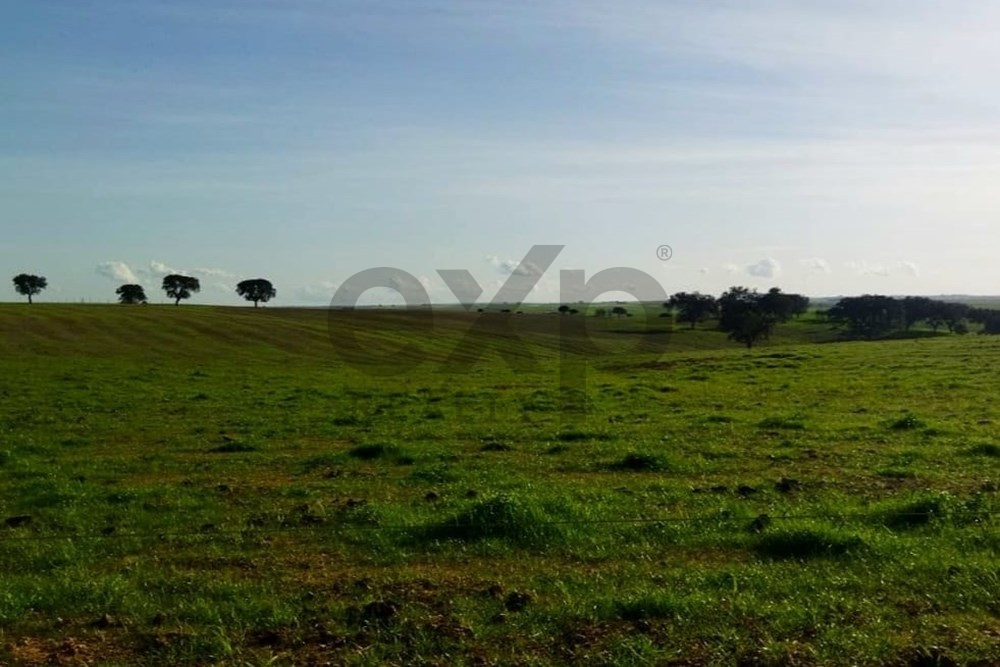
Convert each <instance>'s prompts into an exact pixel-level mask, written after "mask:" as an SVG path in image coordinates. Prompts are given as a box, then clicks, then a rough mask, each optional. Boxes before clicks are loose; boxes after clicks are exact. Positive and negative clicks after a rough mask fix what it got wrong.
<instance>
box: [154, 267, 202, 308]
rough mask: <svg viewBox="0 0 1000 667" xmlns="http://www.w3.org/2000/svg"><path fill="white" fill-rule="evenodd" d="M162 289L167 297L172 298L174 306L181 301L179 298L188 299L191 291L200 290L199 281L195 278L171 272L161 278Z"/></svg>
mask: <svg viewBox="0 0 1000 667" xmlns="http://www.w3.org/2000/svg"><path fill="white" fill-rule="evenodd" d="M162 289H163V291H164V292H166V293H167V296H168V297H170V298H171V299H173V300H174V305H175V306H176V305H177V304H179V303H180V302H181V299H190V298H191V294H192V293H194V292H200V291H201V283H200V282H198V279H197V278H192V277H191V276H182V275H178V274H176V273H171V274H170V275H169V276H165V277H164V278H163V287H162Z"/></svg>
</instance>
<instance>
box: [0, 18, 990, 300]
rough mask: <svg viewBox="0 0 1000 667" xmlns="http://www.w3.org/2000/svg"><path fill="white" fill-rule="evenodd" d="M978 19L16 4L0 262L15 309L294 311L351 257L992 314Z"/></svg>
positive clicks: (1, 153) (324, 290)
mask: <svg viewBox="0 0 1000 667" xmlns="http://www.w3.org/2000/svg"><path fill="white" fill-rule="evenodd" d="M998 29H1000V5H997V4H995V3H983V2H971V1H969V2H967V1H965V0H948V1H947V2H945V1H937V2H931V1H926V0H925V1H921V0H908V1H906V2H897V1H895V0H881V1H879V2H851V1H847V2H819V1H808V0H804V1H801V2H787V1H781V0H776V1H767V0H761V1H759V2H752V3H750V2H701V1H694V0H692V1H690V2H686V1H685V2H680V1H678V2H666V1H660V2H645V1H639V0H616V1H614V2H603V1H602V2H597V1H592V0H572V1H562V0H552V1H544V0H539V1H532V2H519V1H515V0H505V1H502V2H500V1H498V2H488V1H476V0H463V1H453V2H449V1H444V0H440V1H436V0H431V1H420V0H407V1H405V2H404V1H387V2H379V1H377V0H367V1H363V2H353V1H350V0H345V1H335V0H329V1H321V0H272V1H265V0H201V1H199V2H190V1H188V0H171V1H169V2H167V1H153V0H121V1H118V0H66V1H55V0H13V1H12V2H7V3H4V5H3V7H2V9H0V99H2V100H3V103H2V104H0V232H2V234H0V266H2V267H4V268H5V269H6V271H7V272H8V273H9V274H10V275H14V274H15V273H19V272H22V271H26V272H33V273H41V274H44V275H46V276H47V277H48V278H49V282H50V285H51V288H50V289H49V290H48V291H47V292H46V293H45V295H43V299H42V300H62V301H67V300H68V301H78V300H81V299H86V300H93V301H104V300H111V299H113V297H114V294H113V292H114V289H115V287H116V286H117V285H118V284H120V283H121V282H122V281H123V280H129V281H131V280H136V281H138V282H140V283H142V284H144V285H145V286H146V287H147V291H148V292H150V293H151V294H152V293H155V294H157V296H156V299H157V300H158V299H160V298H161V297H160V292H159V290H158V289H156V288H157V286H158V284H159V280H160V278H161V276H162V275H163V274H164V272H167V271H180V272H188V273H191V274H193V275H196V276H198V277H199V278H200V279H201V282H202V285H203V290H202V293H201V294H199V295H198V296H197V297H196V299H195V300H196V301H197V302H201V303H236V302H237V301H236V298H235V297H234V295H232V286H233V285H234V284H235V282H237V281H238V280H240V279H241V278H246V277H258V276H263V277H267V278H270V279H271V280H272V281H273V282H274V284H275V286H276V287H277V289H278V299H277V300H276V301H275V302H274V303H275V305H295V304H310V305H319V304H322V303H325V302H329V300H330V297H331V296H332V294H333V291H334V290H335V289H336V286H337V285H339V284H340V283H341V282H342V281H343V280H345V279H346V278H348V277H349V276H350V275H352V274H353V273H355V272H357V271H360V270H362V269H365V268H369V267H374V266H394V267H399V268H400V269H404V270H406V271H408V272H410V273H412V274H413V275H415V276H417V277H418V278H420V279H421V281H422V282H424V283H425V284H426V287H427V290H428V292H429V293H430V295H431V297H432V298H433V299H435V300H440V301H448V300H451V298H450V292H449V290H448V289H447V288H446V287H445V285H444V283H443V281H441V279H440V278H439V277H438V276H437V275H436V274H435V270H436V269H460V268H464V269H468V270H469V271H471V272H472V274H473V275H474V276H475V277H476V279H477V280H478V282H480V283H481V284H482V285H483V287H484V288H485V289H486V294H485V295H484V297H483V298H484V299H485V300H488V299H489V297H490V296H491V294H492V292H494V291H495V290H496V288H497V287H498V286H499V284H501V283H502V282H503V281H504V280H505V279H506V277H507V275H508V274H509V273H510V271H511V268H512V266H513V265H515V264H516V262H517V260H519V259H520V258H521V257H523V256H524V254H525V253H527V251H528V249H529V248H530V247H531V246H532V245H535V244H564V245H565V246H566V248H565V250H564V251H563V252H562V254H561V255H560V256H559V257H558V259H557V260H556V262H555V263H554V264H553V268H552V270H550V271H549V272H548V273H547V274H546V275H545V276H543V277H542V279H541V280H540V281H539V284H538V286H537V287H536V289H535V291H534V292H533V297H532V298H534V299H537V300H556V299H557V298H558V274H557V271H558V269H560V268H576V269H585V270H586V271H587V272H588V274H589V273H592V272H595V271H598V270H600V269H603V268H607V267H612V266H630V267H635V268H638V269H641V270H644V271H647V272H649V273H650V274H652V275H653V276H654V277H656V278H657V280H659V281H660V283H661V284H662V285H663V286H664V289H665V290H666V291H667V292H674V291H677V290H682V289H684V290H690V289H700V290H702V291H709V292H718V291H721V290H723V289H725V288H726V287H728V286H729V285H734V284H744V285H749V286H756V287H761V288H766V287H769V286H771V285H780V286H782V287H783V288H785V289H787V290H792V291H800V292H805V293H807V294H812V295H834V294H856V293H862V292H885V293H914V294H939V293H973V294H995V293H1000V263H998V262H997V261H995V258H994V252H995V250H996V248H997V247H998V243H997V241H998V240H1000V226H998V224H997V223H998V222H1000V186H998V184H1000V85H998V82H1000V40H997V39H996V34H997V31H998ZM661 244H669V245H670V246H672V247H673V250H674V255H673V258H672V259H671V260H669V261H668V262H661V261H659V260H658V259H657V256H656V248H657V247H658V246H659V245H661ZM5 298H10V299H14V298H16V295H15V294H14V293H13V290H10V292H9V295H8V296H7V297H5Z"/></svg>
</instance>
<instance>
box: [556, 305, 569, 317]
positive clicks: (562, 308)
mask: <svg viewBox="0 0 1000 667" xmlns="http://www.w3.org/2000/svg"><path fill="white" fill-rule="evenodd" d="M557 310H558V311H559V314H560V315H566V314H567V313H569V310H570V309H569V306H567V305H566V304H565V303H564V304H563V305H561V306H559V308H557Z"/></svg>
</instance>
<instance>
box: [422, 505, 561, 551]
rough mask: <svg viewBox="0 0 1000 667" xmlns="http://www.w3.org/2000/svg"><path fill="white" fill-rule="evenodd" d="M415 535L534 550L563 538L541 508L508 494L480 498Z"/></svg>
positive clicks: (433, 538) (424, 537) (432, 538)
mask: <svg viewBox="0 0 1000 667" xmlns="http://www.w3.org/2000/svg"><path fill="white" fill-rule="evenodd" d="M418 535H419V537H421V538H423V539H431V540H460V541H466V542H473V541H478V540H502V541H504V542H507V543H509V544H511V545H514V546H520V547H536V548H537V547H543V546H548V545H551V544H552V543H554V542H557V541H560V540H561V539H562V537H563V533H562V531H561V530H560V529H559V526H557V525H554V524H552V523H551V519H550V518H549V517H548V515H547V514H546V513H545V511H544V510H543V509H542V508H541V506H540V505H538V504H537V503H533V502H529V501H526V500H522V499H519V498H515V497H513V496H510V495H498V496H494V497H492V498H486V499H483V500H481V501H479V502H477V503H475V504H474V505H472V506H471V507H469V508H468V509H466V510H464V511H462V512H459V513H458V514H456V515H455V516H453V517H452V518H451V519H448V520H446V521H442V522H440V523H436V524H432V525H430V526H427V527H424V528H423V529H421V530H420V531H419V534H418Z"/></svg>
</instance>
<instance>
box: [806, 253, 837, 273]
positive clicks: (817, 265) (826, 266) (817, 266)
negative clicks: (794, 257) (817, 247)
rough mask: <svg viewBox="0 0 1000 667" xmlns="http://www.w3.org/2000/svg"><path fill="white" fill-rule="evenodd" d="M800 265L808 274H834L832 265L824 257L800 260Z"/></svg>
mask: <svg viewBox="0 0 1000 667" xmlns="http://www.w3.org/2000/svg"><path fill="white" fill-rule="evenodd" d="M799 265H800V266H801V267H802V268H803V269H805V270H806V271H807V272H808V273H822V274H826V275H829V274H830V273H832V269H830V263H829V262H828V261H826V260H825V259H823V258H822V257H808V258H806V259H800V260H799Z"/></svg>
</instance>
